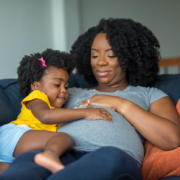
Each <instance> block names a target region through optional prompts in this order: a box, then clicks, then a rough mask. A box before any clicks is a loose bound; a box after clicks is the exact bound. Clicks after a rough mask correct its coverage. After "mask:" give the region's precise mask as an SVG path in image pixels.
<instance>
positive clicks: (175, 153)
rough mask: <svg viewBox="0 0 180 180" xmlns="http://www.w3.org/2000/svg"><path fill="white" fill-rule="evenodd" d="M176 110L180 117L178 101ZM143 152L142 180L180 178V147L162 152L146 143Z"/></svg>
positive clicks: (179, 103)
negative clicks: (144, 152)
mask: <svg viewBox="0 0 180 180" xmlns="http://www.w3.org/2000/svg"><path fill="white" fill-rule="evenodd" d="M176 109H177V111H178V113H179V115H180V100H179V101H178V103H177V105H176ZM145 151H146V154H145V157H144V161H143V165H142V176H143V180H159V179H161V178H164V177H168V176H180V147H178V148H177V149H174V150H171V151H164V150H162V149H159V148H157V147H156V146H154V145H153V144H151V143H150V142H148V141H146V143H145Z"/></svg>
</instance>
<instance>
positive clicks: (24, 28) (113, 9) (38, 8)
mask: <svg viewBox="0 0 180 180" xmlns="http://www.w3.org/2000/svg"><path fill="white" fill-rule="evenodd" d="M179 7H180V0H173V1H171V0H158V1H157V0H151V1H144V0H135V1H134V0H0V27H1V29H0V54H1V57H0V79H3V78H17V74H16V71H17V67H18V66H19V61H20V60H21V59H22V57H23V56H24V55H25V54H27V55H29V54H31V53H35V52H42V51H43V50H45V49H46V48H52V49H60V50H67V51H69V50H70V47H71V45H72V43H73V42H74V41H75V39H76V38H77V37H78V36H79V35H80V34H81V33H83V32H85V31H86V30H87V29H88V28H89V27H91V26H94V25H96V24H97V23H98V22H99V20H100V19H101V18H109V17H119V18H131V19H133V20H135V21H138V22H141V23H142V24H144V25H146V26H147V27H148V28H149V29H151V30H152V31H153V32H154V34H155V35H156V37H157V38H158V40H159V41H160V44H161V55H162V58H166V57H175V56H180V19H179V17H180V11H179ZM173 71H174V70H173ZM175 73H176V71H175Z"/></svg>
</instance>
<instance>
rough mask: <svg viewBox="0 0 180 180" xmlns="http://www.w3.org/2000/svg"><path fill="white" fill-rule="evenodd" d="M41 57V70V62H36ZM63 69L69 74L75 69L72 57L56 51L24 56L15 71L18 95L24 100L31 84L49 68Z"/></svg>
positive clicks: (49, 50) (50, 50) (39, 78)
mask: <svg viewBox="0 0 180 180" xmlns="http://www.w3.org/2000/svg"><path fill="white" fill-rule="evenodd" d="M41 57H43V59H44V60H45V63H46V66H47V67H45V68H42V62H41V61H40V60H38V59H39V58H41ZM52 66H54V67H58V68H63V69H65V70H66V71H67V72H68V73H69V74H70V73H71V72H72V70H73V69H74V67H75V61H74V56H73V55H71V54H69V53H66V52H60V51H58V50H52V49H47V50H45V51H44V52H42V53H41V54H40V53H34V54H31V55H30V56H27V55H26V56H24V57H23V58H22V60H21V61H20V65H19V67H18V69H17V73H18V82H19V93H20V95H21V96H22V97H23V98H24V97H26V96H27V95H28V94H29V93H30V92H31V84H32V83H33V82H34V81H40V80H41V78H42V76H43V75H44V74H45V73H46V71H47V70H48V69H49V68H50V67H52Z"/></svg>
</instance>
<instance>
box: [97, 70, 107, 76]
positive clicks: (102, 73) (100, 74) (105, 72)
mask: <svg viewBox="0 0 180 180" xmlns="http://www.w3.org/2000/svg"><path fill="white" fill-rule="evenodd" d="M97 73H98V76H107V75H108V74H109V71H97Z"/></svg>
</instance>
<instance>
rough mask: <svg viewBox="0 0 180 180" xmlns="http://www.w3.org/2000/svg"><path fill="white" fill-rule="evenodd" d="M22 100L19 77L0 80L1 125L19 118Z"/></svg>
mask: <svg viewBox="0 0 180 180" xmlns="http://www.w3.org/2000/svg"><path fill="white" fill-rule="evenodd" d="M21 100H22V98H20V95H19V84H18V82H17V79H3V80H0V126H1V125H3V124H6V123H9V122H10V121H12V120H15V119H16V118H17V115H18V114H19V112H20V108H21Z"/></svg>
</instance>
